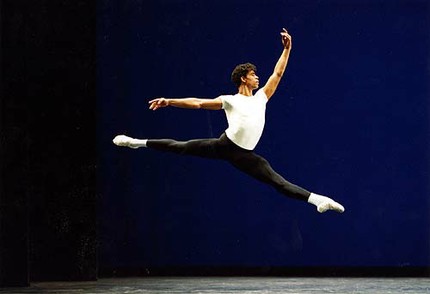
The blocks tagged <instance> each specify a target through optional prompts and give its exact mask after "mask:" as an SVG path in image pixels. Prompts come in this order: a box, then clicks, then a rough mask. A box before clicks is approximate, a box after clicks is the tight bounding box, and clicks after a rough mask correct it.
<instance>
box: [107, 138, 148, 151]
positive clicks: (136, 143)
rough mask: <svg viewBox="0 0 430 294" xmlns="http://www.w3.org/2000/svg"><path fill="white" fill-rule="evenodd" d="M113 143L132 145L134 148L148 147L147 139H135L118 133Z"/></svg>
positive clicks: (124, 145) (125, 145)
mask: <svg viewBox="0 0 430 294" xmlns="http://www.w3.org/2000/svg"><path fill="white" fill-rule="evenodd" d="M112 141H113V143H114V144H115V145H117V146H123V147H130V148H133V149H136V148H139V147H146V142H147V141H148V140H147V139H135V138H131V137H128V136H125V135H118V136H116V137H115V138H114V139H113V140H112Z"/></svg>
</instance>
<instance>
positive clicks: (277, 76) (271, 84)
mask: <svg viewBox="0 0 430 294" xmlns="http://www.w3.org/2000/svg"><path fill="white" fill-rule="evenodd" d="M281 36H282V45H284V50H283V51H282V54H281V57H279V60H278V62H277V63H276V65H275V69H274V70H273V73H272V75H271V76H270V77H269V80H268V81H267V83H266V85H265V86H264V87H263V90H264V93H266V96H267V99H270V97H272V95H273V94H274V93H275V91H276V88H277V87H278V85H279V82H280V81H281V78H282V75H283V74H284V71H285V68H286V67H287V64H288V58H289V56H290V51H291V36H290V35H289V34H288V32H287V30H286V29H284V31H283V32H281Z"/></svg>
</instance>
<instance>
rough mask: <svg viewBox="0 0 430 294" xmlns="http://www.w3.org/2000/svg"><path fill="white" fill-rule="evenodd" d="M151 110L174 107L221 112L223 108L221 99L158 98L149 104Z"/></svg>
mask: <svg viewBox="0 0 430 294" xmlns="http://www.w3.org/2000/svg"><path fill="white" fill-rule="evenodd" d="M148 103H149V109H152V110H157V109H158V108H162V107H167V106H173V107H179V108H189V109H209V110H219V109H221V108H222V101H221V99H220V98H214V99H201V98H157V99H153V100H151V101H149V102H148Z"/></svg>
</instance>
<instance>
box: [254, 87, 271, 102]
mask: <svg viewBox="0 0 430 294" xmlns="http://www.w3.org/2000/svg"><path fill="white" fill-rule="evenodd" d="M255 96H257V97H258V98H259V99H264V101H265V102H267V101H268V100H269V99H268V98H267V95H266V93H265V92H264V90H263V88H261V89H260V90H258V91H257V93H256V94H255Z"/></svg>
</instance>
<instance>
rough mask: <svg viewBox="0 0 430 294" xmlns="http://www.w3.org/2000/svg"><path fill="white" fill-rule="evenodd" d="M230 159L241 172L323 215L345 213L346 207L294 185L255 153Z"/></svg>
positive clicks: (243, 154) (243, 153) (240, 154)
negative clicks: (307, 203) (332, 211)
mask: <svg viewBox="0 0 430 294" xmlns="http://www.w3.org/2000/svg"><path fill="white" fill-rule="evenodd" d="M238 154H239V155H236V156H235V157H233V158H231V159H230V162H231V163H232V164H233V165H234V166H235V167H236V168H238V169H239V170H241V171H243V172H245V173H247V174H248V175H250V176H252V177H254V178H256V179H258V180H260V181H262V182H264V183H266V184H269V185H271V186H272V187H274V188H275V189H276V190H278V191H279V192H280V193H282V194H284V195H286V196H289V197H292V198H295V199H299V200H304V201H307V202H309V203H311V204H314V205H315V206H316V207H317V210H318V212H320V213H323V212H326V211H327V210H335V211H337V212H344V211H345V209H344V207H343V206H342V205H341V204H339V203H337V202H335V201H334V200H333V199H331V198H329V197H326V196H322V195H318V194H315V193H310V192H309V191H307V190H305V189H303V188H301V187H299V186H297V185H294V184H292V183H290V182H288V181H287V180H285V179H284V178H283V177H282V176H281V175H279V174H278V173H276V172H275V171H274V170H273V168H272V167H271V166H270V164H269V162H268V161H267V160H266V159H264V158H263V157H261V156H259V155H257V154H255V153H254V152H247V151H243V152H240V153H238Z"/></svg>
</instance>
